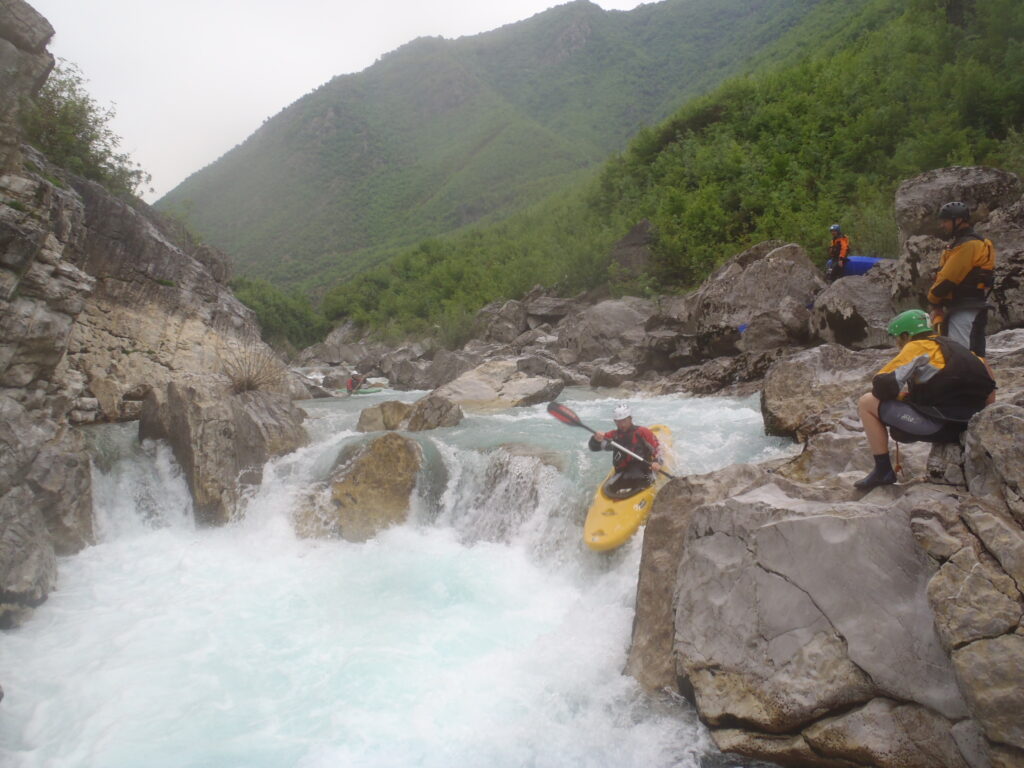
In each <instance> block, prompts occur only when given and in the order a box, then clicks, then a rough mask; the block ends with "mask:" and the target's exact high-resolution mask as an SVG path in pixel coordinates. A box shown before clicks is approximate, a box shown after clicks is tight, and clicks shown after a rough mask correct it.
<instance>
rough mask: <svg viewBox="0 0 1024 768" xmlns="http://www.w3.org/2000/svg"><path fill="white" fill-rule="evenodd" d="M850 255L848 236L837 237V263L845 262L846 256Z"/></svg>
mask: <svg viewBox="0 0 1024 768" xmlns="http://www.w3.org/2000/svg"><path fill="white" fill-rule="evenodd" d="M849 255H850V238H848V237H841V238H839V263H840V264H846V257H847V256H849Z"/></svg>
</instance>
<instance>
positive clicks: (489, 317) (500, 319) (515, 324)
mask: <svg viewBox="0 0 1024 768" xmlns="http://www.w3.org/2000/svg"><path fill="white" fill-rule="evenodd" d="M476 327H477V333H476V336H477V337H478V338H480V339H482V340H483V341H492V342H497V343H499V344H508V343H509V342H511V341H513V340H514V339H515V338H516V337H517V336H519V334H521V333H523V332H524V331H526V330H528V329H529V325H528V324H527V322H526V307H524V306H523V303H522V302H521V301H496V302H492V303H491V304H488V305H487V306H486V307H484V308H483V309H481V310H480V311H479V312H477V315H476Z"/></svg>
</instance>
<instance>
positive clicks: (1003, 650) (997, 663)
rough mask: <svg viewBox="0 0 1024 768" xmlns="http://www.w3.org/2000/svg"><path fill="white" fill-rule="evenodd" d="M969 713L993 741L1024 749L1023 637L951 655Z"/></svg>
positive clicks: (990, 642)
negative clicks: (968, 704)
mask: <svg viewBox="0 0 1024 768" xmlns="http://www.w3.org/2000/svg"><path fill="white" fill-rule="evenodd" d="M953 662H954V664H955V665H956V672H957V675H958V676H959V678H960V681H961V685H962V686H963V689H964V695H965V696H966V697H967V700H968V702H969V703H970V707H971V713H972V714H973V715H974V718H975V719H976V720H977V721H978V722H979V723H980V724H981V726H982V728H983V729H984V731H985V735H986V736H987V737H988V738H989V739H990V740H991V741H994V742H998V743H1000V744H1007V745H1010V746H1012V747H1014V748H1016V749H1019V750H1024V717H1021V713H1022V712H1024V684H1022V683H1024V635H1020V634H1014V635H1003V636H1002V637H996V638H992V639H986V640H979V641H977V642H976V643H971V644H970V645H968V646H966V647H964V648H961V649H959V650H957V651H954V652H953Z"/></svg>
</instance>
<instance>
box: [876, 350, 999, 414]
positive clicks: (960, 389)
mask: <svg viewBox="0 0 1024 768" xmlns="http://www.w3.org/2000/svg"><path fill="white" fill-rule="evenodd" d="M995 387H996V383H995V382H994V381H992V377H991V376H989V373H988V369H987V368H986V367H985V363H983V362H982V360H981V358H979V357H978V356H977V355H975V354H974V353H973V352H971V351H970V350H969V349H967V347H965V346H963V345H962V344H958V343H957V342H955V341H953V340H952V339H950V338H947V337H945V336H929V337H927V338H922V339H912V340H911V341H908V342H907V343H906V344H905V345H904V346H903V349H901V350H900V353H899V354H898V355H896V357H894V358H893V359H892V360H890V361H889V362H888V363H886V364H885V365H884V366H883V367H882V369H881V370H880V371H879V372H878V373H877V374H875V377H874V379H872V381H871V391H872V394H874V396H875V397H877V398H878V399H879V400H895V399H897V398H899V397H900V396H901V395H900V393H901V391H902V390H903V389H904V388H905V389H906V390H907V397H906V399H907V400H908V401H909V402H911V403H913V404H915V405H923V406H934V407H936V408H954V409H957V410H966V411H969V412H975V411H979V410H981V409H982V408H983V407H984V406H985V401H986V400H987V399H988V396H989V395H990V394H991V393H992V391H993V390H994V389H995Z"/></svg>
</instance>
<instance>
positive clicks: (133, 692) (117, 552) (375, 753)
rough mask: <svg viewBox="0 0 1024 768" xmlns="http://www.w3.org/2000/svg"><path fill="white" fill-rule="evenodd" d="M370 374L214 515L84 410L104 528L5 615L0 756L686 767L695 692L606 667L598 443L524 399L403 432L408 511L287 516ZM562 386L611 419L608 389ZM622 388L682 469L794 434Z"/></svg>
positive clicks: (625, 553)
mask: <svg viewBox="0 0 1024 768" xmlns="http://www.w3.org/2000/svg"><path fill="white" fill-rule="evenodd" d="M393 396H394V393H389V395H388V398H391V397H393ZM404 396H406V397H408V398H409V399H413V398H414V397H415V396H416V393H406V394H405V395H404ZM379 397H380V396H373V395H371V396H367V397H366V398H364V400H362V401H360V402H358V403H355V402H353V401H354V400H355V398H350V399H347V400H336V401H318V402H315V403H312V404H309V405H308V406H307V407H308V410H309V413H310V417H311V418H310V420H309V423H308V428H309V430H310V433H311V436H312V438H313V439H312V442H311V444H310V445H309V446H307V447H305V448H303V449H301V450H299V451H297V452H295V453H293V454H291V455H289V456H285V457H282V458H280V459H277V460H275V461H273V462H271V463H270V464H268V466H267V467H266V470H265V472H264V482H263V485H262V486H261V487H260V488H259V489H258V490H257V491H256V492H255V493H254V494H253V496H252V497H251V498H250V499H248V500H247V509H246V514H245V516H244V518H243V519H241V520H240V521H238V522H237V523H235V524H233V525H230V526H227V527H225V528H220V529H212V530H211V529H197V528H196V527H195V526H194V525H193V524H192V522H191V520H192V518H191V502H190V500H189V496H188V492H187V488H186V485H185V481H184V478H183V477H182V475H181V472H180V470H179V469H178V468H177V467H176V465H175V463H174V461H173V458H172V457H171V455H170V452H169V449H168V448H167V447H166V446H165V445H163V444H160V443H146V444H145V445H138V444H137V442H136V440H135V437H134V432H133V425H120V426H109V427H103V428H100V429H96V430H95V431H94V432H93V433H92V436H91V441H92V446H93V455H94V457H95V458H94V468H93V479H94V494H95V501H94V504H95V515H96V521H97V532H98V537H99V542H98V543H97V545H96V546H93V547H90V548H88V549H86V550H84V551H83V552H81V553H79V554H78V555H75V556H73V557H68V558H63V559H62V560H61V562H60V584H59V587H58V589H57V590H56V591H55V592H54V593H53V594H52V595H51V597H50V599H49V600H48V601H47V602H46V603H45V604H44V605H43V606H41V607H40V608H39V609H38V611H37V613H36V615H35V617H34V618H33V619H32V620H31V621H29V622H28V623H27V624H26V625H25V626H23V627H21V628H19V629H18V630H15V631H12V632H10V633H8V634H7V635H5V637H4V638H3V643H4V646H3V653H2V654H0V682H2V684H3V686H4V689H5V694H6V697H5V699H4V701H3V704H2V706H3V710H4V715H3V717H2V718H0V764H3V765H5V766H7V765H10V766H14V767H15V768H35V767H36V766H38V767H39V768H42V767H43V766H47V767H49V766H84V765H94V766H103V767H104V768H142V767H143V766H145V767H146V768H148V767H149V766H243V765H244V766H257V767H259V766H305V767H307V768H313V767H317V766H339V765H346V766H347V765H352V766H414V765H415V766H430V767H433V766H437V767H438V768H441V767H442V766H444V767H446V768H447V767H448V766H453V765H492V766H498V767H501V766H510V767H511V766H522V765H531V766H539V767H541V766H552V767H554V766H566V765H591V766H605V765H607V766H638V767H639V766H645V767H646V766H688V767H692V768H696V766H698V765H700V761H701V756H702V755H705V754H707V753H709V752H712V751H713V748H712V747H711V745H710V741H709V739H708V737H707V735H706V733H705V732H704V730H703V729H702V728H701V726H700V725H699V723H697V721H696V719H695V717H694V715H693V713H692V711H690V710H689V709H688V708H687V707H686V705H684V704H679V703H672V702H653V701H652V700H650V699H649V698H648V697H646V696H644V695H643V694H642V692H641V691H640V689H639V687H638V686H637V684H636V683H635V682H634V681H633V680H632V679H630V678H628V677H625V676H623V675H622V674H621V670H622V667H623V665H624V662H625V655H626V651H627V648H628V644H629V634H630V629H631V625H632V612H633V601H634V595H635V589H636V573H637V568H638V565H639V559H640V544H641V540H640V537H635V538H634V540H633V541H631V542H629V543H628V544H627V545H626V546H624V547H622V548H621V549H620V550H618V551H616V552H613V553H610V555H601V554H597V553H593V552H590V551H589V550H587V549H586V548H585V547H584V546H583V544H582V541H581V529H582V522H583V517H584V515H585V509H586V506H587V504H588V503H589V498H590V496H591V495H592V493H593V490H594V488H595V487H596V485H597V483H598V482H599V481H600V479H601V477H602V476H603V475H604V473H605V472H606V470H607V466H608V462H609V458H610V457H609V454H593V453H590V452H589V451H588V450H587V448H586V438H587V437H588V436H589V435H588V434H587V433H586V432H585V431H583V430H579V429H572V428H570V427H566V426H565V425H562V424H560V423H558V422H556V421H555V420H553V419H551V418H550V417H549V416H548V415H547V414H546V413H545V412H544V409H543V407H542V406H538V407H535V408H526V409H516V410H515V411H514V412H504V413H500V414H494V415H471V416H469V417H468V418H466V419H465V420H464V421H463V423H462V424H461V425H460V426H458V427H455V428H450V429H443V430H436V431H434V432H428V433H422V434H420V435H417V436H416V439H417V440H419V441H420V442H421V444H422V445H423V448H424V456H425V459H426V460H425V467H424V470H423V471H422V473H421V477H420V480H419V482H418V485H417V490H416V492H415V498H414V499H413V505H412V514H411V516H410V520H409V522H408V524H406V525H403V526H399V527H396V528H392V529H389V530H387V531H385V532H383V533H382V534H380V535H379V536H377V537H376V538H375V539H373V540H372V541H370V542H367V543H366V544H352V543H349V542H344V541H310V540H302V539H298V538H296V536H295V535H294V533H293V531H292V526H291V515H292V512H293V510H294V508H295V505H296V504H298V503H300V502H301V499H302V498H303V495H304V494H306V493H308V490H309V488H310V487H312V486H314V485H315V484H316V483H320V482H323V481H324V480H325V479H326V478H327V477H328V475H329V473H330V470H331V468H332V466H333V464H334V461H335V459H336V457H337V455H338V453H339V451H340V450H341V449H342V448H344V447H345V446H346V445H348V444H349V443H351V442H353V441H359V440H364V439H367V436H365V435H360V434H358V433H356V432H355V431H354V424H355V421H356V418H357V416H358V409H359V408H360V407H365V406H366V405H367V404H368V402H367V401H368V400H370V401H371V402H372V400H371V398H377V399H379ZM568 397H569V399H568V401H569V402H570V404H571V405H572V407H573V408H574V409H575V410H577V412H578V413H579V414H580V416H581V418H582V419H583V420H584V421H585V422H587V423H588V424H593V425H594V426H595V428H607V427H608V426H610V423H609V415H610V410H611V407H612V403H611V402H610V401H608V400H601V399H595V398H594V396H593V395H592V394H591V393H588V392H586V391H584V390H579V391H574V392H572V393H571V394H570V395H569V396H568ZM632 405H633V409H634V412H635V413H636V414H637V420H638V422H642V423H658V422H664V423H668V424H670V425H671V426H672V427H673V429H674V431H675V433H676V436H677V437H676V444H675V454H676V457H677V462H678V467H679V469H680V470H681V471H684V472H704V471H709V470H711V469H714V468H716V467H719V466H722V465H724V464H727V463H730V462H732V461H750V460H757V459H761V458H768V457H770V456H773V455H783V453H785V452H786V451H788V450H791V449H790V448H789V447H788V446H787V445H786V444H785V443H784V441H780V440H776V439H772V438H766V437H764V435H763V434H762V430H761V420H760V414H759V411H758V409H757V405H756V402H754V401H751V400H745V401H740V400H728V399H714V398H710V399H702V400H689V399H685V398H667V397H666V398H648V399H640V398H637V399H634V400H633V401H632Z"/></svg>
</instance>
